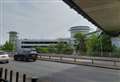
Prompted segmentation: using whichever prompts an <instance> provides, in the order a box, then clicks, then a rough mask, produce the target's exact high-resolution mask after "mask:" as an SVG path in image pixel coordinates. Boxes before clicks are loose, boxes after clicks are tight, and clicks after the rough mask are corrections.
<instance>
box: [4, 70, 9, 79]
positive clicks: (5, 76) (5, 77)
mask: <svg viewBox="0 0 120 82" xmlns="http://www.w3.org/2000/svg"><path fill="white" fill-rule="evenodd" d="M7 72H8V70H7V69H5V75H4V79H5V80H7Z"/></svg>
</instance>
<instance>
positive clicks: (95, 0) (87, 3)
mask: <svg viewBox="0 0 120 82" xmlns="http://www.w3.org/2000/svg"><path fill="white" fill-rule="evenodd" d="M63 1H64V2H65V3H67V4H68V5H69V6H70V7H72V8H73V9H75V10H76V11H77V12H78V13H79V14H81V15H82V16H84V17H85V18H87V19H88V20H89V21H91V22H92V23H93V24H94V25H96V26H97V27H98V28H100V29H102V30H103V31H105V32H106V33H108V34H110V35H118V34H120V0H63Z"/></svg>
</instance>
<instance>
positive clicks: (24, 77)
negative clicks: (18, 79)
mask: <svg viewBox="0 0 120 82" xmlns="http://www.w3.org/2000/svg"><path fill="white" fill-rule="evenodd" d="M23 82H26V74H23Z"/></svg>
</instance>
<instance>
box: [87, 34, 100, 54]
mask: <svg viewBox="0 0 120 82" xmlns="http://www.w3.org/2000/svg"><path fill="white" fill-rule="evenodd" d="M86 48H87V54H88V55H95V54H94V53H95V52H99V50H100V45H99V40H98V36H97V35H95V34H93V35H91V36H90V37H89V38H88V39H87V40H86Z"/></svg>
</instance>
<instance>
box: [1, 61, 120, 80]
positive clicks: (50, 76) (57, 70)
mask: <svg viewBox="0 0 120 82" xmlns="http://www.w3.org/2000/svg"><path fill="white" fill-rule="evenodd" d="M0 67H4V68H8V69H12V70H14V71H19V72H20V73H26V74H27V75H28V76H30V77H31V76H32V77H37V78H39V81H38V82H120V70H112V69H104V68H97V67H88V66H81V65H72V64H64V63H57V62H49V61H39V60H38V61H36V62H21V61H10V63H9V64H0Z"/></svg>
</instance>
